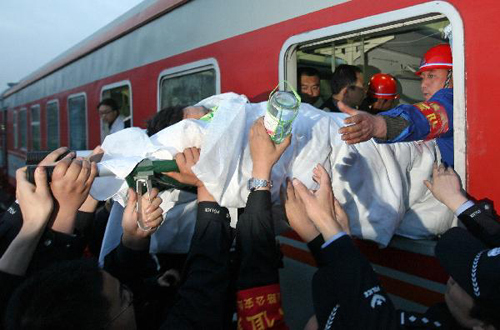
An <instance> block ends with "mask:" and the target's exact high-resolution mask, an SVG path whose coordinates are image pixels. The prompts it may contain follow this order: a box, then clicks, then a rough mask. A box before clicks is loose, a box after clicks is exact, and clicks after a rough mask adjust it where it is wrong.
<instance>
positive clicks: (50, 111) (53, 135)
mask: <svg viewBox="0 0 500 330" xmlns="http://www.w3.org/2000/svg"><path fill="white" fill-rule="evenodd" d="M45 114H46V122H47V149H48V150H55V149H57V148H59V102H58V101H57V100H55V101H51V102H48V103H47V109H46V113H45Z"/></svg>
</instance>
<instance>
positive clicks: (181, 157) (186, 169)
mask: <svg viewBox="0 0 500 330" xmlns="http://www.w3.org/2000/svg"><path fill="white" fill-rule="evenodd" d="M199 159H200V149H198V148H186V149H184V151H183V152H180V153H178V154H177V155H175V161H176V163H177V167H179V172H163V174H165V175H168V176H169V177H171V178H173V179H175V180H177V181H179V182H180V183H184V184H188V185H191V186H196V187H200V186H202V185H203V182H201V181H200V180H199V179H198V178H197V177H196V175H195V174H194V173H193V170H192V169H191V168H192V167H193V166H194V165H196V163H198V160H199Z"/></svg>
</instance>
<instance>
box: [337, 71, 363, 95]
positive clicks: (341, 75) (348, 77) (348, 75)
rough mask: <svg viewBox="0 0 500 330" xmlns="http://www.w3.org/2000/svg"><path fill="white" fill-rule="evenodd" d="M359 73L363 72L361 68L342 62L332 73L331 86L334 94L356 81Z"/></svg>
mask: <svg viewBox="0 0 500 330" xmlns="http://www.w3.org/2000/svg"><path fill="white" fill-rule="evenodd" d="M357 73H362V71H361V69H360V68H358V67H357V66H354V65H348V64H341V65H339V66H338V67H337V68H336V69H335V72H334V73H333V75H332V80H331V86H332V94H333V95H335V94H338V93H340V91H341V90H342V89H343V88H344V87H348V86H350V85H353V84H355V83H356V80H357V77H356V74H357Z"/></svg>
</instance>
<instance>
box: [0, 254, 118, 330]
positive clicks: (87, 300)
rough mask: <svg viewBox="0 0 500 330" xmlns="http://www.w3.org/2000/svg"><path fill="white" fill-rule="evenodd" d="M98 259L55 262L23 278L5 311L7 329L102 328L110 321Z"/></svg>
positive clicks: (108, 304) (108, 305) (108, 306)
mask: <svg viewBox="0 0 500 330" xmlns="http://www.w3.org/2000/svg"><path fill="white" fill-rule="evenodd" d="M109 308H110V303H109V302H108V300H107V299H106V297H105V296H104V294H103V273H102V271H101V270H100V269H99V268H98V266H97V263H96V261H90V260H74V261H69V262H62V263H57V264H54V265H52V266H50V267H48V268H46V269H45V270H42V271H40V272H38V273H36V274H34V275H33V276H32V277H30V278H28V279H27V280H26V281H25V282H23V283H22V284H21V285H20V286H19V288H17V290H16V291H15V292H14V294H13V296H12V298H11V299H10V301H9V304H8V307H7V309H6V313H5V320H4V322H5V328H6V329H7V330H18V329H30V330H34V329H36V330H45V329H46V330H49V329H72V328H73V329H89V330H90V329H99V328H103V327H104V326H105V325H106V324H107V322H108V321H109V316H108V313H109Z"/></svg>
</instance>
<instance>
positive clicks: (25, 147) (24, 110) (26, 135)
mask: <svg viewBox="0 0 500 330" xmlns="http://www.w3.org/2000/svg"><path fill="white" fill-rule="evenodd" d="M22 113H24V115H25V116H26V122H25V123H24V130H25V131H24V134H23V125H21V123H20V121H21V115H22ZM17 128H18V131H19V135H20V137H21V138H20V139H19V141H18V149H19V150H22V151H27V150H28V109H27V108H26V107H23V108H21V109H19V112H18V116H17ZM23 137H24V146H23Z"/></svg>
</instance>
